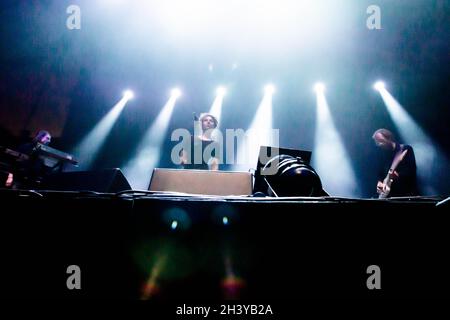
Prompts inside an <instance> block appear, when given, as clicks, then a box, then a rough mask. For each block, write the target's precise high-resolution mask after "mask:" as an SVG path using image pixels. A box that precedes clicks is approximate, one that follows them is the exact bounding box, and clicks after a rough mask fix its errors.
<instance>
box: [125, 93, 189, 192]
mask: <svg viewBox="0 0 450 320" xmlns="http://www.w3.org/2000/svg"><path fill="white" fill-rule="evenodd" d="M180 94H181V92H180V91H179V90H177V89H174V90H172V92H171V96H170V98H169V100H168V101H167V103H166V104H165V105H164V107H163V108H162V110H161V112H160V113H159V115H158V117H157V118H156V120H155V121H154V122H153V124H152V125H151V127H150V128H149V129H148V130H147V132H146V133H145V135H144V138H143V139H142V140H141V142H140V143H139V146H138V148H137V150H138V151H137V154H136V155H135V156H134V157H133V158H132V159H131V160H130V161H129V162H128V163H127V165H126V166H125V168H124V174H125V176H126V177H127V179H128V181H129V182H130V184H131V186H132V187H133V189H142V190H147V188H148V184H149V181H150V177H151V175H152V171H153V169H154V168H155V166H156V165H157V164H158V161H159V158H160V154H161V147H162V144H163V142H164V139H165V137H166V135H167V130H168V127H169V122H170V118H171V117H172V112H173V109H174V107H175V103H176V101H177V99H178V97H179V96H180Z"/></svg>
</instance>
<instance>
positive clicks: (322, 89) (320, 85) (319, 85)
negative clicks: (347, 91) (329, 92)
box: [314, 82, 325, 93]
mask: <svg viewBox="0 0 450 320" xmlns="http://www.w3.org/2000/svg"><path fill="white" fill-rule="evenodd" d="M314 91H315V92H316V93H324V92H325V85H324V84H323V83H322V82H317V83H316V84H315V85H314Z"/></svg>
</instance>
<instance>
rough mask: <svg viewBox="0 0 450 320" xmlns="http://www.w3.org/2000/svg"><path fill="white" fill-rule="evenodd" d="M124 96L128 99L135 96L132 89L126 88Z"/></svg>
mask: <svg viewBox="0 0 450 320" xmlns="http://www.w3.org/2000/svg"><path fill="white" fill-rule="evenodd" d="M123 97H124V98H125V99H127V100H131V99H133V98H134V92H133V91H131V90H125V91H124V92H123Z"/></svg>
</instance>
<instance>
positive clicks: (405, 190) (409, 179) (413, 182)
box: [378, 144, 418, 197]
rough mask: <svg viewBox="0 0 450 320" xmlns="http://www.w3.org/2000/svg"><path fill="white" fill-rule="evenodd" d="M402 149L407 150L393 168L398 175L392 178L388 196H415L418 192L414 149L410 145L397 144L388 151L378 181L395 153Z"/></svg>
mask: <svg viewBox="0 0 450 320" xmlns="http://www.w3.org/2000/svg"><path fill="white" fill-rule="evenodd" d="M404 150H407V152H406V154H405V156H404V158H403V159H402V161H400V163H399V164H398V166H397V168H396V169H395V171H396V172H397V173H398V177H397V178H394V181H393V182H392V185H391V191H390V192H389V197H402V196H415V195H417V194H418V190H417V167H416V157H415V155H414V149H413V148H412V147H411V146H410V145H403V144H397V145H396V147H395V150H392V151H390V152H388V154H387V157H386V158H385V160H384V164H383V171H382V172H380V174H379V176H378V179H379V181H383V180H384V178H385V177H386V175H387V173H388V171H389V169H390V167H391V165H392V161H393V160H394V157H395V154H396V153H397V152H403V151H404Z"/></svg>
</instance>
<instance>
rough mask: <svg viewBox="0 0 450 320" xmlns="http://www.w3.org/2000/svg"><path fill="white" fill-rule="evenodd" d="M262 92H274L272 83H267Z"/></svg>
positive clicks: (270, 93)
mask: <svg viewBox="0 0 450 320" xmlns="http://www.w3.org/2000/svg"><path fill="white" fill-rule="evenodd" d="M264 93H265V94H269V95H272V94H274V93H275V86H274V85H273V84H271V83H269V84H267V85H266V86H265V87H264Z"/></svg>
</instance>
